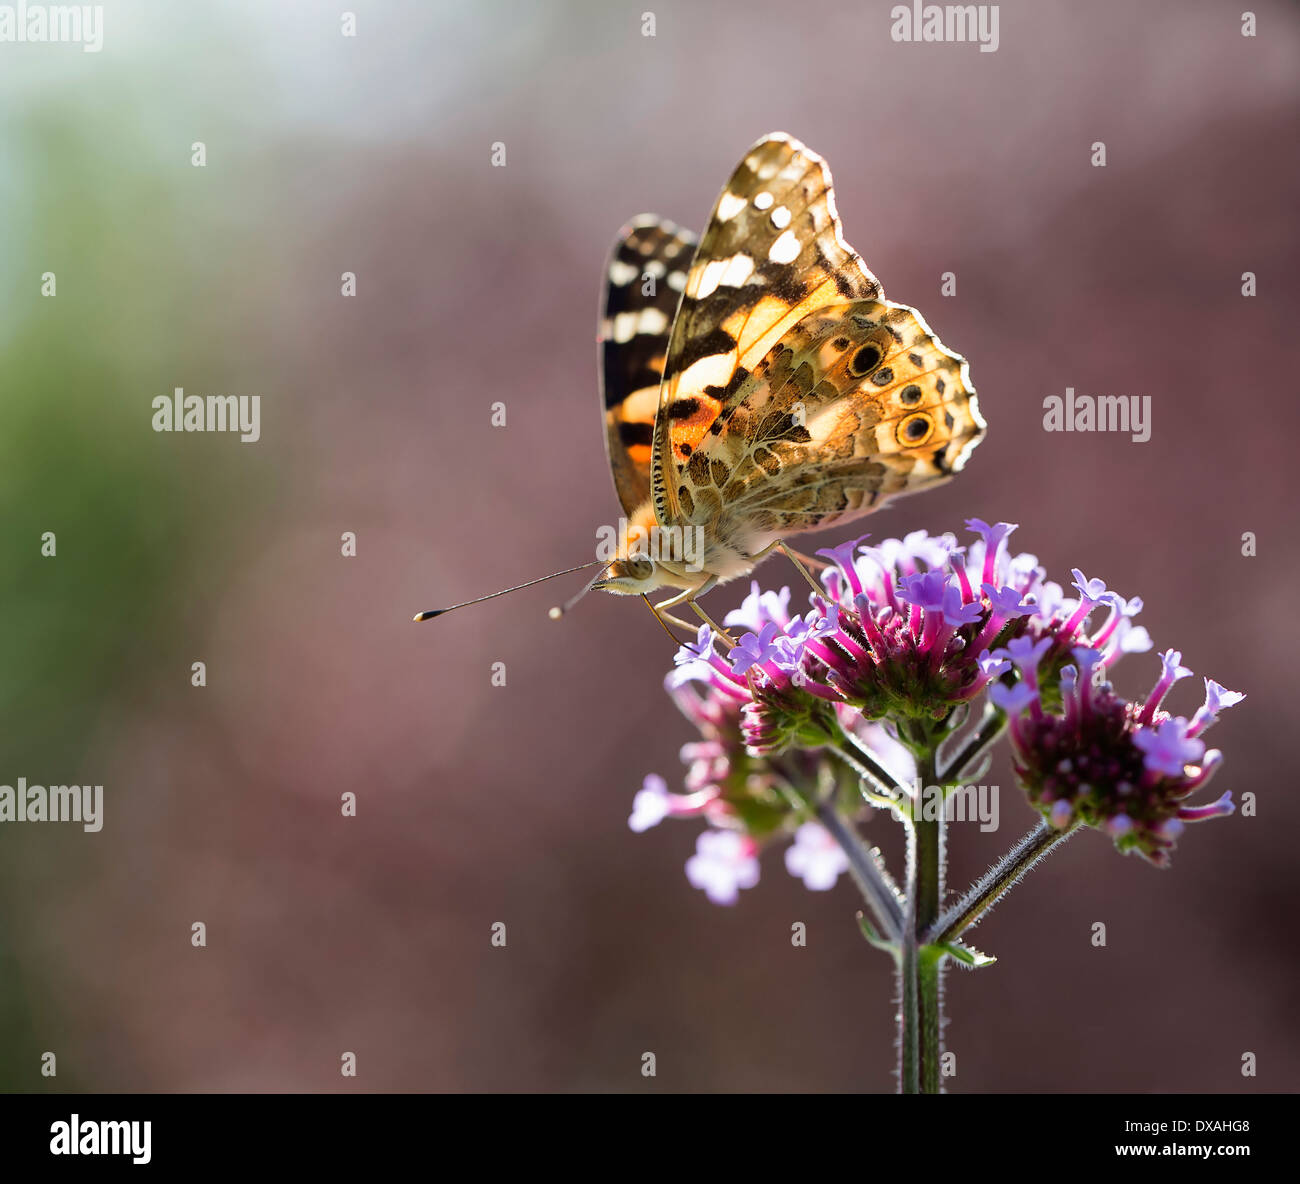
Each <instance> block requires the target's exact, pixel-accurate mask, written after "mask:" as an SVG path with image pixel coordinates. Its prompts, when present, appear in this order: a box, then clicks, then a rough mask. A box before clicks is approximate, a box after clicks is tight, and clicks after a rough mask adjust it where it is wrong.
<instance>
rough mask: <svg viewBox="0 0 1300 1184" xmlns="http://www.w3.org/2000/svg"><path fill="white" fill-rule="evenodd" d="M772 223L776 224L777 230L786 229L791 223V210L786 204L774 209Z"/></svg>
mask: <svg viewBox="0 0 1300 1184" xmlns="http://www.w3.org/2000/svg"><path fill="white" fill-rule="evenodd" d="M772 225H773V226H775V227H776V228H777V230H784V229H785V228H786V227H787V226H789V225H790V211H789V210H787V209H786V208H785V206H777V207H776V209H774V210H773V211H772Z"/></svg>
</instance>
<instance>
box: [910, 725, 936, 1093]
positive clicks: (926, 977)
mask: <svg viewBox="0 0 1300 1184" xmlns="http://www.w3.org/2000/svg"><path fill="white" fill-rule="evenodd" d="M912 740H913V745H914V751H915V752H916V756H917V773H918V775H919V778H920V790H919V795H918V799H917V800H915V801H913V802H912V803H911V806H912V809H911V819H910V821H909V826H908V844H907V854H908V858H907V873H908V874H907V916H906V918H905V919H904V925H903V957H902V958H901V959H900V963H899V991H898V994H899V999H900V1003H901V1012H900V1023H901V1030H900V1033H899V1055H900V1059H899V1084H900V1088H901V1089H902V1091H903V1092H904V1093H927V1094H937V1093H938V1092H939V1089H940V1084H939V1083H940V1076H939V1061H940V1058H941V1057H942V1055H943V964H944V958H945V953H944V951H943V949H942V948H941V947H938V946H934V945H932V944H930V943H928V942H927V941H926V940H925V938H924V935H925V934H926V933H928V932H929V931H930V929H931V928H932V927H933V925H934V923H935V921H936V920H937V919H938V917H939V909H940V905H941V903H942V900H943V873H944V862H945V851H944V819H945V811H944V803H943V799H942V794H941V791H940V790H938V789H937V788H936V786H937V784H938V773H937V770H936V767H935V764H936V756H935V753H936V748H937V745H936V743H935V739H934V737H933V736H932V735H931V734H930V733H929V732H928V731H924V730H922V729H921V728H920V727H919V726H918V727H917V728H916V729H915V730H914V732H913V735H912ZM931 794H938V795H939V796H938V798H937V800H930V799H929V798H928V797H927V795H931Z"/></svg>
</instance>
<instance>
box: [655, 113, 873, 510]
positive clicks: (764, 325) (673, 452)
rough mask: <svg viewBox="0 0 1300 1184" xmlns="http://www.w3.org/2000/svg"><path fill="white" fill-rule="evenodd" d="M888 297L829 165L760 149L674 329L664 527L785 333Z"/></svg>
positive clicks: (738, 181) (663, 453)
mask: <svg viewBox="0 0 1300 1184" xmlns="http://www.w3.org/2000/svg"><path fill="white" fill-rule="evenodd" d="M880 295H881V293H880V285H879V283H878V282H877V281H876V278H875V277H874V276H873V275H872V274H871V272H870V271H868V270H867V267H866V265H865V264H864V263H863V262H862V259H861V257H860V256H859V255H858V254H857V253H856V252H855V251H854V250H853V249H852V248H851V247H850V246H849V245H848V244H847V243H846V242H845V241H844V236H843V233H842V229H841V225H840V219H839V215H838V214H837V213H836V210H835V197H834V191H833V188H832V183H831V175H830V170H829V169H828V168H827V167H826V162H825V161H824V160H822V158H821V157H820V156H818V155H817V154H816V153H815V152H811V151H810V150H809V149H807V148H805V147H804V146H803V145H802V144H800V143H799V142H798V141H797V140H794V139H791V138H790V137H789V136H786V135H784V134H780V133H777V134H774V135H770V136H767V137H765V138H764V139H762V140H760V141H759V142H758V143H757V144H755V145H754V146H753V147H752V148H751V149H750V150H749V152H748V153H747V154H746V155H745V158H744V160H742V161H741V163H740V164H739V166H738V167H737V168H736V171H735V172H734V173H733V174H732V176H731V179H730V180H729V181H728V182H727V185H726V187H725V188H724V189H723V191H722V194H721V196H720V197H719V198H718V201H717V204H716V205H715V206H714V209H713V214H712V216H711V217H710V219H709V223H708V228H707V229H706V230H705V232H704V236H703V238H702V239H701V240H700V245H699V248H698V249H697V251H696V253H695V259H694V263H693V265H692V267H691V271H690V275H689V277H688V279H687V282H686V290H685V292H684V293H683V295H682V300H681V306H680V308H679V309H678V312H677V316H676V318H675V320H674V322H673V326H672V334H671V337H670V339H669V343H668V359H667V363H666V366H665V371H664V381H663V384H662V388H661V390H660V396H659V403H658V408H657V414H656V419H655V426H654V435H653V441H652V448H651V474H650V476H651V489H652V494H653V496H654V499H655V511H656V514H657V516H658V517H659V520H660V521H661V522H670V521H673V520H674V518H675V517H676V516H677V515H678V513H679V508H678V506H677V501H676V489H677V486H678V482H677V481H676V479H675V475H676V472H677V471H678V470H680V468H681V467H682V466H684V465H686V464H687V463H689V460H690V457H691V455H692V453H693V451H694V449H695V448H696V447H697V446H698V445H699V443H700V441H701V439H702V438H703V436H704V433H705V432H706V431H708V429H709V427H710V425H711V424H712V423H713V421H714V419H715V418H716V417H717V416H718V415H719V414H721V413H722V412H723V411H725V410H726V409H727V408H728V407H729V406H731V405H734V403H735V401H736V399H737V397H739V392H740V389H741V387H742V386H743V384H744V383H745V381H746V380H747V379H748V377H749V375H750V373H751V371H752V369H753V367H754V366H755V365H756V364H757V362H758V361H759V360H760V359H761V358H762V357H763V356H764V355H765V354H766V353H767V352H768V351H769V350H770V349H771V348H772V347H773V346H774V345H775V344H776V343H777V342H778V341H779V340H780V339H781V338H782V336H784V335H785V334H786V333H787V332H788V331H789V330H790V329H792V328H793V327H794V326H795V325H797V324H798V323H799V322H800V321H801V320H802V319H803V318H804V317H805V316H807V315H808V314H809V313H811V312H814V311H815V310H816V309H818V308H821V307H824V306H826V305H828V304H832V303H835V302H844V301H858V300H874V299H878V298H879V297H880Z"/></svg>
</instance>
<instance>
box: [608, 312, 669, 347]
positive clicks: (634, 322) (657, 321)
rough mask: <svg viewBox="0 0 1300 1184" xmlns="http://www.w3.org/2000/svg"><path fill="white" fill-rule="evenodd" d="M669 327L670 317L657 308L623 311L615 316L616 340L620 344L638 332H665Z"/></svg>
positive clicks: (629, 339)
mask: <svg viewBox="0 0 1300 1184" xmlns="http://www.w3.org/2000/svg"><path fill="white" fill-rule="evenodd" d="M667 329H668V318H667V317H666V316H665V315H664V314H663V313H662V312H661V311H660V310H659V309H657V308H642V309H639V310H636V311H633V312H621V313H619V314H618V315H617V316H616V317H615V318H614V340H615V341H617V342H618V343H619V344H620V345H622V344H623V342H625V341H631V340H632V338H633V337H635V336H636V335H637V334H638V333H664V332H666V331H667Z"/></svg>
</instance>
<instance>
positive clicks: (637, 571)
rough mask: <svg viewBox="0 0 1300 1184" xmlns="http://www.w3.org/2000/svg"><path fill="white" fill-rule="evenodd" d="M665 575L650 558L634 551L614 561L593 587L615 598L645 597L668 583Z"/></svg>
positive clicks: (599, 576) (597, 578)
mask: <svg viewBox="0 0 1300 1184" xmlns="http://www.w3.org/2000/svg"><path fill="white" fill-rule="evenodd" d="M664 575H665V573H663V572H662V571H660V569H659V565H658V564H657V563H656V562H655V561H654V560H653V559H651V558H650V556H648V555H643V554H641V553H639V552H635V551H634V552H632V553H631V554H629V555H620V556H618V557H617V558H615V559H613V560H612V561H611V562H610V564H609V566H608V567H607V568H605V570H604V571H603V572H601V573H600V575H598V576H597V577H596V579H595V581H594V582H593V583H592V585H591V587H592V590H593V591H596V592H610V593H612V594H613V595H615V596H644V595H645V594H646V593H648V592H653V591H654V590H655V589H656V588H658V587H660V586H661V585H663V584H664V583H665V582H666V581H665V578H664Z"/></svg>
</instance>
